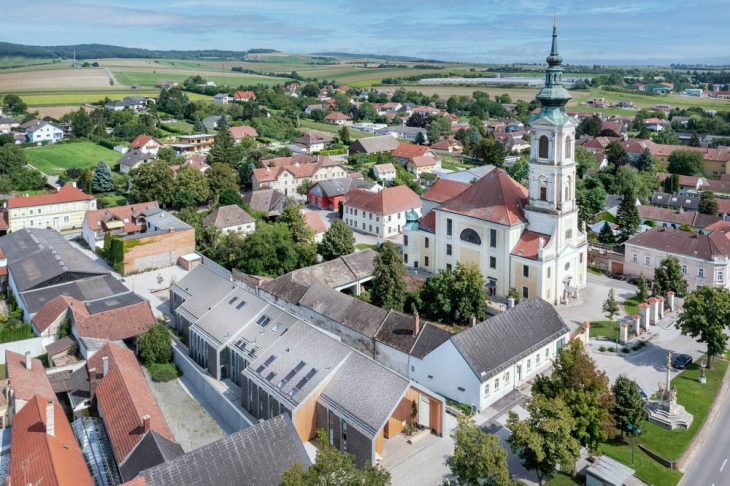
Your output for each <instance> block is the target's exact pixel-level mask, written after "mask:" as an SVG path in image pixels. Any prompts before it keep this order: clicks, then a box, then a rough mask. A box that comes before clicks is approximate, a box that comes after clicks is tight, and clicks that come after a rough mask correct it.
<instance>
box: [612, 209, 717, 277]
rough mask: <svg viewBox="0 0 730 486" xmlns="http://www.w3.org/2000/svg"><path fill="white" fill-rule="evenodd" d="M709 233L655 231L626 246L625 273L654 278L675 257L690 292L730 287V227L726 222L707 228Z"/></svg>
mask: <svg viewBox="0 0 730 486" xmlns="http://www.w3.org/2000/svg"><path fill="white" fill-rule="evenodd" d="M705 230H706V232H707V234H703V233H689V232H687V231H681V230H674V229H669V228H652V229H650V230H648V231H645V232H643V233H640V234H638V235H636V236H634V237H633V238H631V239H630V240H628V241H627V242H626V243H625V244H624V254H625V260H624V274H626V275H628V276H634V277H638V276H639V275H641V274H642V273H643V274H644V276H645V277H646V278H648V279H653V278H654V269H655V268H657V267H658V266H659V264H660V263H661V261H662V260H664V259H665V258H667V257H669V256H673V257H676V258H677V259H678V260H679V265H680V267H681V268H682V274H683V276H684V279H685V280H686V281H687V289H688V291H692V290H695V289H697V288H700V287H702V286H703V285H707V286H710V287H722V288H728V271H730V237H729V235H730V228H729V227H728V224H727V223H726V222H720V223H716V224H714V225H711V226H709V227H707V228H705Z"/></svg>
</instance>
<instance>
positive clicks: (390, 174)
mask: <svg viewBox="0 0 730 486" xmlns="http://www.w3.org/2000/svg"><path fill="white" fill-rule="evenodd" d="M397 174H398V173H397V172H396V170H395V167H394V166H393V164H391V163H390V162H388V163H385V164H375V165H373V176H375V179H377V180H379V181H392V180H395V176H396V175H397Z"/></svg>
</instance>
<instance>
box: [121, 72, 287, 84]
mask: <svg viewBox="0 0 730 486" xmlns="http://www.w3.org/2000/svg"><path fill="white" fill-rule="evenodd" d="M193 74H199V75H200V76H202V77H203V78H205V79H206V80H208V81H214V82H215V83H216V84H217V85H219V86H239V85H244V86H247V85H256V84H264V85H267V86H273V85H276V84H284V83H286V82H287V81H289V79H287V78H278V77H273V76H259V75H255V74H237V73H230V75H228V74H226V75H222V74H221V73H212V72H205V71H204V72H199V73H176V72H174V71H161V72H158V71H154V72H151V71H149V72H148V71H117V70H114V75H115V76H116V78H117V80H118V81H119V82H120V83H122V84H126V85H132V84H138V85H141V86H155V83H157V82H159V81H184V80H185V79H187V78H188V77H190V76H192V75H193Z"/></svg>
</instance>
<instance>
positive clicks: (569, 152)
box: [565, 137, 573, 159]
mask: <svg viewBox="0 0 730 486" xmlns="http://www.w3.org/2000/svg"><path fill="white" fill-rule="evenodd" d="M572 142H573V141H572V140H571V139H570V137H567V138H566V139H565V158H566V159H572V158H573V144H572Z"/></svg>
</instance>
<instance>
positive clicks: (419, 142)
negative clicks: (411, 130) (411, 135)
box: [415, 131, 426, 145]
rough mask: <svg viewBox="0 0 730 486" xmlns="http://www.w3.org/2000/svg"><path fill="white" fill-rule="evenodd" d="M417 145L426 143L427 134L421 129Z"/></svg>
mask: <svg viewBox="0 0 730 486" xmlns="http://www.w3.org/2000/svg"><path fill="white" fill-rule="evenodd" d="M415 142H416V145H423V144H425V143H426V136H425V135H424V134H423V132H421V131H419V132H418V133H417V134H416V140H415Z"/></svg>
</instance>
